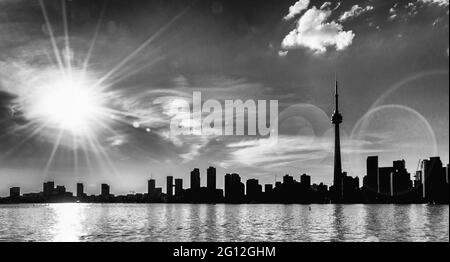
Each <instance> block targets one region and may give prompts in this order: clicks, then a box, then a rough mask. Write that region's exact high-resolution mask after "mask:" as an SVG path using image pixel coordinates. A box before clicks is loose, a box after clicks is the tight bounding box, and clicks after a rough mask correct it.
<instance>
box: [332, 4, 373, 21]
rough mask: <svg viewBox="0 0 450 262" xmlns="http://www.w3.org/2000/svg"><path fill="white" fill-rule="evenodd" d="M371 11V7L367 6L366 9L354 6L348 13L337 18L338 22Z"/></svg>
mask: <svg viewBox="0 0 450 262" xmlns="http://www.w3.org/2000/svg"><path fill="white" fill-rule="evenodd" d="M371 10H373V6H371V5H368V6H366V7H364V8H363V7H361V6H359V5H354V6H352V8H351V9H350V10H349V11H346V12H344V13H343V14H342V15H341V17H339V21H341V22H344V21H346V20H349V19H351V18H354V17H358V16H360V15H362V14H364V13H366V12H369V11H371Z"/></svg>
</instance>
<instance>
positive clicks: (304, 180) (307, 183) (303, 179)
mask: <svg viewBox="0 0 450 262" xmlns="http://www.w3.org/2000/svg"><path fill="white" fill-rule="evenodd" d="M300 183H301V184H302V186H304V187H305V188H310V187H311V176H308V175H307V174H303V175H301V176H300Z"/></svg>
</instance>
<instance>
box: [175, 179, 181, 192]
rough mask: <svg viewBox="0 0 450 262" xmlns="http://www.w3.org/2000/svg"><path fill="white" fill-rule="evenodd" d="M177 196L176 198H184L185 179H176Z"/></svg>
mask: <svg viewBox="0 0 450 262" xmlns="http://www.w3.org/2000/svg"><path fill="white" fill-rule="evenodd" d="M175 196H176V197H182V196H183V179H181V178H176V179H175Z"/></svg>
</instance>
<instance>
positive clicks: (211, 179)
mask: <svg viewBox="0 0 450 262" xmlns="http://www.w3.org/2000/svg"><path fill="white" fill-rule="evenodd" d="M206 185H207V188H208V190H210V191H212V192H214V191H215V190H216V168H215V167H212V166H210V167H208V169H207V170H206Z"/></svg>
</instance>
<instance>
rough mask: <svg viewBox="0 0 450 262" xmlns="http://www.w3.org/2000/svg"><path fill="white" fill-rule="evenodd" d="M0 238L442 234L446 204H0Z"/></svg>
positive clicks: (414, 237)
mask: <svg viewBox="0 0 450 262" xmlns="http://www.w3.org/2000/svg"><path fill="white" fill-rule="evenodd" d="M0 241H299V242H309V241H396V242H397V241H445V242H447V241H449V206H448V205H265V204H264V205H263V204H261V205H224V204H223V205H222V204H220V205H196V204H82V203H71V204H19V205H0Z"/></svg>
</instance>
